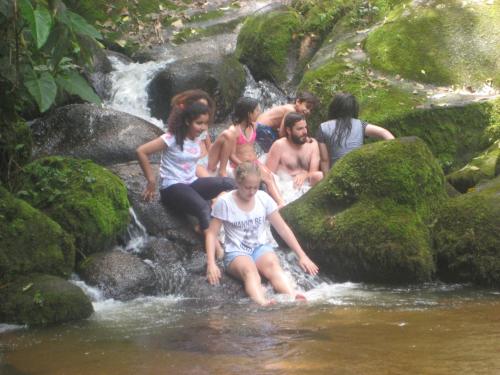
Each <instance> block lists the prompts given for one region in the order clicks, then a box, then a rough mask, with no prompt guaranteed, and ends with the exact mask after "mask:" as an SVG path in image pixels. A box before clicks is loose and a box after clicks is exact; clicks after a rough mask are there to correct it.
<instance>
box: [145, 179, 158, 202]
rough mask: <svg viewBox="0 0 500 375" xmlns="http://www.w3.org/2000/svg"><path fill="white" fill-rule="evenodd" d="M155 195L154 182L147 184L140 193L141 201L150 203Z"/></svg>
mask: <svg viewBox="0 0 500 375" xmlns="http://www.w3.org/2000/svg"><path fill="white" fill-rule="evenodd" d="M155 195H156V184H155V183H154V182H148V185H147V186H146V189H145V190H144V192H143V193H142V199H144V200H145V201H146V202H150V201H151V200H152V199H153V198H154V197H155Z"/></svg>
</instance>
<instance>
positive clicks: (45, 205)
mask: <svg viewBox="0 0 500 375" xmlns="http://www.w3.org/2000/svg"><path fill="white" fill-rule="evenodd" d="M18 194H19V195H21V196H22V197H23V198H24V199H26V200H27V201H28V202H29V203H31V204H32V205H33V206H34V207H36V208H38V209H40V210H42V211H43V212H45V213H46V214H47V215H48V216H50V217H51V218H52V219H53V220H54V221H56V222H57V223H59V225H61V227H62V228H63V229H65V230H66V231H67V232H68V233H70V234H71V235H73V237H74V238H75V244H76V249H77V251H78V252H79V253H80V254H81V255H82V254H83V255H87V254H91V253H95V252H99V251H103V250H108V249H109V248H110V247H111V246H112V245H113V244H114V243H115V242H116V239H117V236H118V235H120V234H122V233H123V232H124V230H125V229H126V227H127V224H128V222H129V211H128V209H129V202H128V199H127V189H126V188H125V185H124V184H123V182H122V181H121V180H120V179H119V178H118V177H117V176H116V175H114V174H113V173H111V172H110V171H108V170H107V169H105V168H103V167H101V166H99V165H97V164H94V163H93V162H91V161H90V160H79V159H73V158H64V157H59V156H53V157H47V158H42V159H38V160H35V161H34V162H32V163H30V164H28V165H27V166H26V167H25V168H24V175H23V190H22V191H20V192H18Z"/></svg>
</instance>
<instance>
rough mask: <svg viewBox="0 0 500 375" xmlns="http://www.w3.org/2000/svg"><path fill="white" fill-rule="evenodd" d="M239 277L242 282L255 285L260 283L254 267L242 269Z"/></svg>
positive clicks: (257, 272)
mask: <svg viewBox="0 0 500 375" xmlns="http://www.w3.org/2000/svg"><path fill="white" fill-rule="evenodd" d="M240 275H241V278H242V279H243V281H245V282H248V281H254V282H257V283H260V282H261V279H260V275H259V271H258V270H257V268H256V267H244V268H243V269H241V270H240Z"/></svg>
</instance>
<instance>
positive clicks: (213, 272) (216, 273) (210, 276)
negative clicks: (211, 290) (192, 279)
mask: <svg viewBox="0 0 500 375" xmlns="http://www.w3.org/2000/svg"><path fill="white" fill-rule="evenodd" d="M220 278H221V273H220V269H219V267H217V264H215V263H210V264H208V265H207V280H208V282H209V283H210V285H219V281H220Z"/></svg>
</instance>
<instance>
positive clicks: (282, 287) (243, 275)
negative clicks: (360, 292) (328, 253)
mask: <svg viewBox="0 0 500 375" xmlns="http://www.w3.org/2000/svg"><path fill="white" fill-rule="evenodd" d="M235 179H236V185H237V189H236V190H233V191H231V192H229V193H227V194H224V195H223V196H222V197H220V198H219V199H217V202H215V205H214V207H213V209H212V216H213V218H212V221H211V222H210V227H209V228H208V231H207V232H206V235H205V245H206V251H207V279H208V281H209V283H210V284H212V285H216V284H218V283H219V280H220V278H221V272H220V269H219V267H218V266H217V264H216V262H215V248H216V243H217V235H218V234H219V231H220V229H221V226H224V233H225V240H224V245H225V254H224V266H225V269H226V270H227V272H228V273H229V274H230V275H232V276H234V277H236V278H237V279H239V280H242V281H243V283H244V286H245V291H246V293H247V294H248V296H249V297H250V298H251V299H252V300H253V301H255V302H257V303H258V304H259V305H268V304H270V303H272V301H270V300H268V299H267V298H266V296H265V294H264V290H263V288H262V285H261V278H260V275H262V276H264V277H265V278H266V279H267V280H269V282H270V283H271V285H272V286H273V288H274V290H276V291H277V292H278V293H284V294H288V295H290V296H292V298H295V299H296V300H305V297H304V296H303V295H301V294H298V293H297V292H296V291H295V290H294V289H293V287H292V286H291V284H290V282H289V281H288V279H287V276H286V275H285V273H284V272H283V269H282V268H281V266H280V264H279V260H278V257H277V256H276V254H275V252H274V251H273V249H272V247H271V246H270V245H269V244H267V241H266V225H267V220H269V222H270V223H271V224H272V225H273V227H274V228H275V229H276V231H277V232H278V234H279V235H280V236H281V238H283V240H284V241H285V242H286V243H287V244H288V246H289V247H290V248H291V249H292V250H293V251H294V252H295V254H296V255H297V256H298V262H299V265H300V267H301V268H302V270H304V272H308V273H309V274H311V275H316V274H317V273H318V266H317V265H316V264H314V262H313V261H312V260H311V259H309V257H308V256H307V255H306V253H305V252H304V250H302V248H301V246H300V244H299V242H298V241H297V239H296V238H295V235H294V234H293V232H292V230H291V229H290V227H289V226H288V225H287V224H286V223H285V221H284V220H283V218H282V217H281V215H280V214H279V212H278V206H277V205H276V203H275V202H274V200H273V199H272V198H271V197H270V196H269V195H268V194H267V193H266V192H264V191H262V190H259V185H260V168H259V166H258V165H256V164H254V163H248V162H244V163H241V164H239V165H238V167H237V168H236V170H235Z"/></svg>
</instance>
